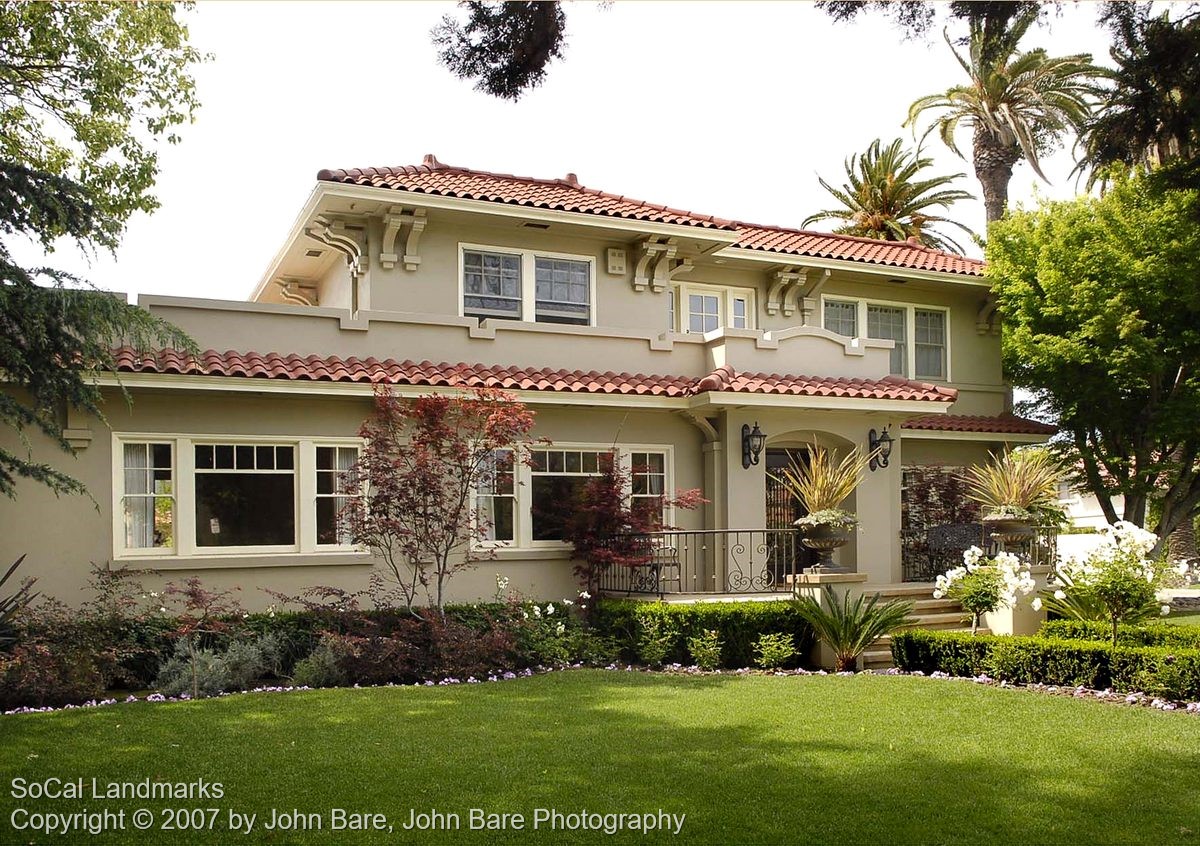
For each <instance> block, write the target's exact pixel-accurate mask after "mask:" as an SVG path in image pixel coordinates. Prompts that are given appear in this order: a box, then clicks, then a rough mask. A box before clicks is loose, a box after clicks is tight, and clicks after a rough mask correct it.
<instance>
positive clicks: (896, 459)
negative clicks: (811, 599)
mask: <svg viewBox="0 0 1200 846" xmlns="http://www.w3.org/2000/svg"><path fill="white" fill-rule="evenodd" d="M886 422H887V421H882V422H873V423H872V426H874V427H875V428H876V429H882V428H883V423H886ZM892 429H893V430H895V431H897V432H898V431H899V429H900V427H899V425H898V424H893V425H892ZM863 434H864V436H865V434H866V433H865V432H864V433H863ZM900 440H901V439H900V438H898V437H897V438H896V439H895V440H894V441H893V445H892V454H891V457H890V459H889V460H888V466H887V467H877V468H876V469H875V470H873V471H871V470H868V471H867V473H866V475H865V477H864V478H863V481H862V483H861V484H860V485H859V486H858V489H857V490H856V491H855V499H856V505H857V507H858V519H859V528H860V531H859V533H858V568H857V569H858V572H859V573H863V574H864V575H866V576H867V580H868V582H869V583H874V584H894V583H897V582H899V581H901V568H900V480H901V472H900V465H901V462H902V457H901V444H900ZM864 441H865V438H864ZM866 448H867V445H866V443H865V442H864V443H863V444H862V449H863V450H864V451H866Z"/></svg>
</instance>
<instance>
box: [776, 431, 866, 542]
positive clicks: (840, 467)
mask: <svg viewBox="0 0 1200 846" xmlns="http://www.w3.org/2000/svg"><path fill="white" fill-rule="evenodd" d="M872 457H873V454H871V455H868V454H864V453H863V451H862V450H861V449H859V448H858V447H855V448H854V449H852V450H850V451H849V452H847V453H846V454H845V455H844V456H842V459H841V460H840V461H837V460H835V458H834V454H833V451H832V450H829V449H826V448H825V447H822V446H817V445H816V444H809V446H808V460H807V461H797V460H796V459H794V458H793V459H792V460H791V461H790V462H789V463H788V466H787V467H785V468H783V469H782V470H781V471H780V472H779V475H777V476H774V477H773V478H774V479H775V480H776V481H777V482H779V484H781V485H782V486H783V487H784V488H785V489H786V490H787V491H788V493H790V494H791V495H792V496H793V497H794V498H795V499H796V501H797V502H799V503H800V505H802V506H803V507H804V510H805V511H806V512H808V513H807V515H806V517H804V518H801V519H804V520H808V522H809V523H812V524H818V523H822V522H834V523H840V524H842V525H847V524H848V525H854V523H855V522H857V521H856V520H855V519H854V518H853V516H852V515H849V514H847V513H846V512H844V511H842V510H841V504H842V503H843V502H845V501H846V500H847V499H848V498H849V497H850V494H852V493H854V489H855V488H856V487H858V483H859V482H861V481H862V479H863V475H864V474H865V473H866V470H867V465H868V464H869V463H870V461H871V458H872Z"/></svg>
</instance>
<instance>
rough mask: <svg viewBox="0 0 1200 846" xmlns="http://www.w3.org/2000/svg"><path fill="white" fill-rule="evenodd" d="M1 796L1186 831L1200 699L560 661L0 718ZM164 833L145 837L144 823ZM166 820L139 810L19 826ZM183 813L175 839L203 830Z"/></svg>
mask: <svg viewBox="0 0 1200 846" xmlns="http://www.w3.org/2000/svg"><path fill="white" fill-rule="evenodd" d="M0 737H3V743H2V744H0V771H2V772H3V773H4V774H5V786H4V790H3V791H0V842H5V843H9V842H14V838H15V837H17V833H16V832H13V831H12V830H11V829H9V828H8V826H9V824H10V819H11V817H10V815H11V813H12V811H13V809H14V808H16V807H25V808H32V809H36V810H43V811H46V810H53V811H59V812H70V811H76V810H80V809H81V808H82V807H83V806H84V805H86V806H88V807H89V808H90V809H92V810H96V809H98V808H102V807H105V806H106V804H107V807H112V808H117V807H124V808H126V809H129V810H132V809H134V808H137V807H150V808H162V807H165V806H172V807H218V808H220V809H222V810H221V814H220V815H219V816H218V826H219V827H221V828H223V827H224V825H225V819H226V817H225V814H226V813H227V809H234V810H238V811H241V812H246V811H250V812H253V813H256V814H258V815H259V821H260V823H259V824H260V826H261V824H262V821H263V820H264V819H265V818H266V817H269V816H270V809H271V808H280V809H293V808H296V809H300V810H301V811H308V812H319V813H322V814H323V815H324V816H325V818H326V819H327V818H328V813H329V809H330V808H335V807H341V808H346V809H350V810H355V811H365V812H373V813H383V814H386V815H387V816H388V818H389V821H390V822H391V824H392V825H393V826H395V830H394V831H393V832H391V833H387V832H371V833H363V834H357V835H348V834H345V833H335V832H330V831H328V830H325V831H319V832H301V833H297V832H279V831H276V832H264V831H262V830H261V828H260V829H257V830H256V831H255V832H253V833H252V834H251V835H249V836H244V837H238V838H236V839H235V838H232V837H231V836H230V835H229V834H228V833H225V835H224V837H221V838H220V840H221V841H222V842H228V841H229V840H236V842H239V843H331V844H332V843H395V842H422V843H449V842H460V841H468V842H470V841H474V842H479V843H506V842H511V843H515V842H527V841H537V842H551V841H554V842H556V843H558V842H563V843H574V842H646V841H650V842H656V841H664V842H665V841H667V840H670V841H673V842H683V843H715V842H729V843H733V842H737V843H741V842H754V843H803V842H814V841H815V842H821V843H827V842H847V843H864V842H871V841H874V842H886V843H945V842H962V841H970V842H1000V843H1027V842H1036V843H1044V842H1052V841H1053V842H1094V843H1133V842H1138V843H1175V842H1195V841H1196V840H1197V838H1200V834H1198V832H1200V805H1197V803H1196V802H1195V797H1196V795H1197V794H1198V793H1200V719H1196V718H1194V717H1191V716H1189V715H1185V714H1180V713H1173V714H1166V713H1160V712H1157V711H1152V710H1149V709H1140V708H1125V707H1120V706H1113V705H1106V704H1102V703H1097V702H1088V701H1079V700H1074V699H1070V698H1066V697H1061V698H1060V697H1051V696H1044V695H1038V694H1034V693H1029V692H1025V691H1015V690H1002V689H996V688H985V687H982V686H976V685H972V684H970V683H968V682H945V681H936V680H931V679H922V678H914V677H885V676H872V677H867V676H855V677H823V678H822V677H767V676H747V677H736V676H719V677H686V676H668V675H652V674H645V673H614V672H605V671H575V672H564V673H553V674H549V675H546V676H541V677H535V678H532V679H523V680H518V681H513V682H503V683H496V684H482V685H469V686H468V685H462V686H456V687H436V688H411V687H410V688H387V689H371V690H329V691H313V692H307V693H294V694H285V695H271V694H258V695H248V696H232V697H227V698H222V699H215V700H208V701H203V702H194V703H180V704H167V705H152V704H139V705H129V706H114V707H110V708H106V709H97V710H86V711H84V710H77V711H65V712H59V713H54V714H42V715H39V714H33V715H24V716H17V717H5V718H0ZM50 776H58V777H61V778H75V777H80V776H82V777H84V778H85V781H87V782H88V783H89V784H90V779H92V778H93V777H94V778H96V779H97V780H98V781H99V782H101V783H104V782H106V781H138V780H141V779H143V778H147V777H149V778H151V779H164V780H173V781H174V780H179V781H189V780H194V779H197V778H200V777H203V778H206V779H208V780H210V781H218V782H221V783H222V784H223V786H224V794H225V795H224V798H223V799H220V800H216V801H214V800H207V801H206V800H193V801H187V800H183V801H175V802H170V801H168V802H162V801H158V802H155V801H140V802H139V801H125V802H120V801H112V802H110V803H105V802H100V801H89V802H71V801H67V800H59V801H57V802H54V801H48V800H42V801H40V802H33V801H30V800H25V801H17V800H14V799H13V798H12V797H11V796H10V795H9V793H10V790H9V785H10V783H11V782H10V780H11V779H13V778H18V777H23V778H26V779H45V778H47V777H50ZM434 807H436V808H438V809H440V810H443V811H457V812H459V813H461V814H462V815H463V821H464V827H465V825H466V819H467V817H466V813H467V809H469V808H472V807H480V808H484V809H486V810H489V811H493V812H519V813H525V814H526V815H527V818H531V816H532V811H533V809H534V808H538V807H543V808H558V809H560V810H563V811H577V810H580V809H583V808H586V809H588V810H591V811H599V812H606V813H612V812H645V811H654V810H657V809H659V808H662V809H664V810H666V811H669V812H674V813H686V814H687V818H686V822H685V824H684V827H683V830H682V834H681V836H679V837H678V838H675V837H671V836H669V835H651V836H643V835H641V834H638V833H629V832H625V833H622V834H617V835H616V836H613V837H608V836H605V835H604V834H602V833H598V832H575V833H570V832H567V833H563V832H558V833H551V832H547V831H545V830H544V829H543V830H540V831H530V830H525V831H509V832H499V833H486V832H471V831H466V830H463V831H458V832H454V831H441V832H437V831H435V832H420V833H417V832H405V831H403V830H401V829H400V824H401V823H402V822H404V821H405V820H406V819H407V817H408V814H409V809H412V808H415V809H418V810H420V809H429V808H434ZM160 838H161V839H160ZM47 839H60V840H61V842H84V841H86V842H88V843H114V842H134V843H151V842H164V841H165V840H167V839H168V838H167V836H165V835H163V834H161V833H156V832H149V833H146V834H142V835H137V834H136V833H131V832H124V833H109V834H104V835H101V836H98V837H87V836H84V835H77V836H76V837H74V838H72V837H66V838H47V837H44V836H43V837H41V838H37V837H32V836H28V835H27V836H26V837H25V838H22V839H20V840H18V841H16V842H25V841H26V840H28V841H34V840H38V841H39V842H40V841H44V840H47ZM215 839H216V838H213V837H212V835H209V836H208V837H207V838H206V837H204V836H203V835H200V834H197V833H195V832H182V833H174V834H172V835H171V836H170V837H169V840H170V841H171V842H183V843H187V842H202V841H203V842H214V840H215Z"/></svg>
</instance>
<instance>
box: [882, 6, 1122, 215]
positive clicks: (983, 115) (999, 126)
mask: <svg viewBox="0 0 1200 846" xmlns="http://www.w3.org/2000/svg"><path fill="white" fill-rule="evenodd" d="M1038 14H1039V11H1038V10H1037V9H1022V10H1019V11H1018V12H1017V14H1016V15H1015V16H1014V17H1013V18H1012V19H1011V22H1010V24H1009V26H1008V27H1007V28H1006V29H1004V30H1003V31H996V30H995V29H994V28H989V25H988V21H987V20H986V19H981V18H975V19H972V20H971V21H970V35H969V37H968V42H967V47H968V49H967V52H966V55H964V54H963V53H961V52H960V51H959V50H957V49H956V48H955V46H954V44H953V43H952V42H951V41H950V38H949V36H947V38H946V41H947V43H948V44H949V46H950V49H951V51H952V52H953V53H954V57H955V59H957V60H958V63H959V64H960V65H961V66H962V69H963V71H965V72H966V74H967V77H968V83H967V84H966V85H955V86H952V87H951V88H948V89H946V91H944V92H942V93H940V94H931V95H929V96H927V97H922V98H920V99H919V100H917V101H916V102H914V103H913V104H912V105H911V106H910V107H909V110H908V119H907V120H906V121H905V126H915V125H916V124H917V122H918V121H919V120H921V119H922V118H923V117H924V116H925V115H927V114H929V113H932V116H933V120H932V122H931V123H930V125H929V127H928V128H927V129H926V133H925V134H926V135H928V134H929V133H930V132H933V131H935V130H936V132H937V134H938V137H939V138H941V140H942V142H943V143H945V145H946V146H947V147H949V148H950V149H951V150H953V151H954V152H955V153H956V154H958V155H959V156H961V155H962V152H961V151H960V150H959V147H958V142H957V140H956V136H957V134H958V129H959V127H960V126H964V125H965V126H966V127H968V128H969V129H970V130H971V143H972V161H973V163H974V166H975V176H976V177H978V179H979V183H980V186H981V187H982V188H983V205H984V209H985V211H986V213H987V219H988V222H989V223H990V222H992V221H994V220H999V219H1000V217H1001V215H1003V214H1004V207H1005V205H1006V204H1007V202H1008V184H1009V182H1010V181H1011V180H1012V173H1013V167H1014V165H1016V164H1017V163H1018V162H1020V161H1022V160H1024V161H1026V162H1028V163H1029V165H1030V167H1032V168H1033V170H1034V172H1035V173H1037V175H1038V176H1040V177H1042V178H1043V179H1045V178H1046V176H1045V174H1044V173H1043V172H1042V167H1041V162H1040V159H1041V156H1042V155H1044V154H1045V153H1047V152H1049V151H1050V150H1052V149H1054V148H1055V147H1056V146H1058V145H1059V144H1060V142H1061V139H1062V137H1063V135H1065V134H1067V133H1069V132H1075V133H1078V132H1079V131H1080V130H1081V129H1082V127H1083V125H1084V123H1085V122H1086V120H1087V119H1088V117H1089V115H1090V114H1091V105H1090V104H1091V97H1092V95H1093V93H1094V91H1095V89H1096V82H1095V81H1096V79H1097V77H1098V76H1099V75H1100V74H1101V73H1102V71H1101V70H1100V69H1099V68H1097V67H1096V66H1094V65H1093V64H1092V61H1091V56H1089V55H1087V54H1085V53H1078V54H1075V55H1071V56H1061V57H1052V56H1050V55H1049V54H1048V53H1047V52H1046V51H1045V50H1044V49H1041V48H1037V49H1034V50H1029V51H1027V52H1021V51H1019V50H1018V49H1017V45H1018V44H1019V43H1020V41H1021V39H1022V37H1024V35H1025V33H1026V32H1027V31H1028V30H1029V27H1030V26H1032V25H1033V23H1034V22H1035V21H1036V20H1037V17H1038Z"/></svg>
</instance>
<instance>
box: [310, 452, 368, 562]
mask: <svg viewBox="0 0 1200 846" xmlns="http://www.w3.org/2000/svg"><path fill="white" fill-rule="evenodd" d="M356 461H358V447H345V446H339V447H335V446H319V447H317V503H316V505H317V544H318V545H319V546H349V545H350V543H351V542H352V541H351V537H350V527H349V526H348V525H347V524H346V519H345V509H346V506H347V505H349V504H350V497H351V495H352V494H351V492H349V491H348V490H347V489H346V485H347V483H348V482H349V473H350V470H351V469H353V467H354V463H355V462H356Z"/></svg>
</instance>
